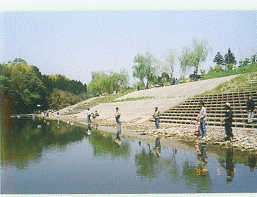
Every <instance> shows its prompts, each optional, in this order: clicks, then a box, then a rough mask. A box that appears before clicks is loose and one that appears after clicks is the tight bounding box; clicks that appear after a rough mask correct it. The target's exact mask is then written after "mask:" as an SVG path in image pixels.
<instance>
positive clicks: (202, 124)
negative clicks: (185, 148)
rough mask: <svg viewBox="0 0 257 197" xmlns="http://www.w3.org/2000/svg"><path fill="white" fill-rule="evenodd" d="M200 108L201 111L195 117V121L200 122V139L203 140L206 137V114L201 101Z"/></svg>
mask: <svg viewBox="0 0 257 197" xmlns="http://www.w3.org/2000/svg"><path fill="white" fill-rule="evenodd" d="M200 107H201V110H200V112H199V115H198V116H197V120H198V121H200V131H201V136H202V138H205V137H206V136H207V134H206V125H205V121H206V118H207V113H206V108H205V107H204V102H203V101H200Z"/></svg>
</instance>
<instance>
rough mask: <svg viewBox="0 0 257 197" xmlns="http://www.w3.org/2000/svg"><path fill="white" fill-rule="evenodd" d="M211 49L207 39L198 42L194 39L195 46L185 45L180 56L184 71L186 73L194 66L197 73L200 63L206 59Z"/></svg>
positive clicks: (181, 66)
mask: <svg viewBox="0 0 257 197" xmlns="http://www.w3.org/2000/svg"><path fill="white" fill-rule="evenodd" d="M210 50H211V49H210V48H208V42H207V41H205V40H203V41H201V42H198V41H197V40H196V39H193V48H192V49H191V48H189V47H184V48H183V50H182V55H181V56H180V57H179V58H178V59H179V61H180V68H181V70H182V73H183V74H184V75H185V73H186V71H187V70H188V69H191V68H194V73H195V74H197V73H198V67H199V64H200V63H201V62H205V61H206V58H207V56H208V53H209V51H210Z"/></svg>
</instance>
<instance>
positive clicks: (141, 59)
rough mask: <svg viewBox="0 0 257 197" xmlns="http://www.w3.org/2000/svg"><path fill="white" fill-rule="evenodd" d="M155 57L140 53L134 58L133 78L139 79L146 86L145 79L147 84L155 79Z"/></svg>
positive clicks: (147, 53)
mask: <svg viewBox="0 0 257 197" xmlns="http://www.w3.org/2000/svg"><path fill="white" fill-rule="evenodd" d="M155 61H156V60H155V58H154V55H153V54H151V53H149V52H146V55H145V56H144V55H143V54H140V53H138V54H137V55H136V56H135V57H134V63H135V64H134V65H133V67H132V68H133V77H134V78H139V80H140V82H141V84H144V79H146V80H147V84H149V82H151V81H152V80H153V79H154V73H155V67H154V66H153V63H154V62H155Z"/></svg>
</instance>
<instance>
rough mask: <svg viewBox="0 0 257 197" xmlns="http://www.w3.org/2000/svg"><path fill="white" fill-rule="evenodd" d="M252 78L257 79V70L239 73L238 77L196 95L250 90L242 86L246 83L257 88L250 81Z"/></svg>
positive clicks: (252, 87)
mask: <svg viewBox="0 0 257 197" xmlns="http://www.w3.org/2000/svg"><path fill="white" fill-rule="evenodd" d="M251 79H257V72H255V73H246V74H242V75H239V76H238V77H236V78H234V79H232V80H230V81H228V82H225V83H223V84H220V85H219V86H217V87H216V88H215V89H213V90H211V91H207V92H205V93H203V94H201V95H197V96H196V97H199V96H204V95H207V94H221V93H230V92H246V91H249V90H248V88H246V87H241V86H244V85H246V86H248V87H250V88H251V89H252V90H256V87H255V86H254V85H252V84H251V83H250V82H249V80H251Z"/></svg>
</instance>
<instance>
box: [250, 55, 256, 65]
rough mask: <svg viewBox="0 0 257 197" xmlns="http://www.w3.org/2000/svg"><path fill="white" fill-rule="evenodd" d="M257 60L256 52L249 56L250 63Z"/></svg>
mask: <svg viewBox="0 0 257 197" xmlns="http://www.w3.org/2000/svg"><path fill="white" fill-rule="evenodd" d="M255 62H257V54H255V55H252V56H251V63H252V64H253V63H255Z"/></svg>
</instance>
